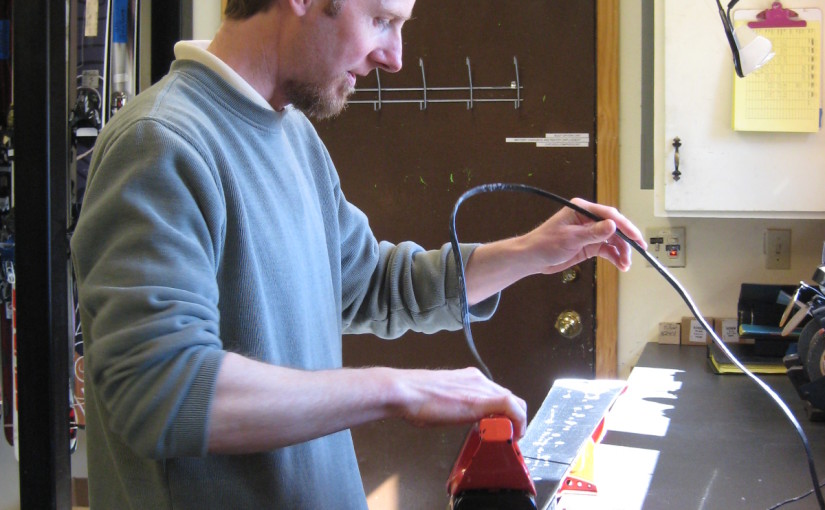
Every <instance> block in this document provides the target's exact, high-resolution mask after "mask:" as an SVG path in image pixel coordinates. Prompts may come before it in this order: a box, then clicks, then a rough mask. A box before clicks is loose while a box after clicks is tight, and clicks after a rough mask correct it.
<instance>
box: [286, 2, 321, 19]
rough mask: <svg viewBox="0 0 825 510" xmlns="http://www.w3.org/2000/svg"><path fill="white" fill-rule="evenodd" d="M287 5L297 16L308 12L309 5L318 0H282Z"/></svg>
mask: <svg viewBox="0 0 825 510" xmlns="http://www.w3.org/2000/svg"><path fill="white" fill-rule="evenodd" d="M283 1H284V2H286V3H287V4H288V6H289V8H290V9H291V10H292V12H294V13H295V14H296V15H298V16H303V15H305V14H306V13H307V12H309V9H310V7H312V4H313V3H316V2H318V1H320V0H283Z"/></svg>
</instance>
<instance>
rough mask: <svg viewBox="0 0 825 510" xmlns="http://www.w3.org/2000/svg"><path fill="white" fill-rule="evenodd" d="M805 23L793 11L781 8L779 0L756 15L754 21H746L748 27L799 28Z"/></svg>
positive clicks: (805, 23)
mask: <svg viewBox="0 0 825 510" xmlns="http://www.w3.org/2000/svg"><path fill="white" fill-rule="evenodd" d="M807 25H808V22H807V21H805V20H804V19H799V15H798V14H797V13H796V12H795V11H792V10H790V9H785V8H783V7H782V3H781V2H774V3H773V4H771V8H770V9H765V10H764V11H762V12H760V13H759V14H757V15H756V21H751V22H748V26H749V27H750V28H788V27H790V28H800V27H806V26H807Z"/></svg>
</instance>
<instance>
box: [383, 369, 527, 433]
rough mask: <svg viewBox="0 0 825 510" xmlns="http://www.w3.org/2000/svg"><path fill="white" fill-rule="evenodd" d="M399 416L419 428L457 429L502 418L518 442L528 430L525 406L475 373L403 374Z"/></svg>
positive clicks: (462, 371) (501, 388)
mask: <svg viewBox="0 0 825 510" xmlns="http://www.w3.org/2000/svg"><path fill="white" fill-rule="evenodd" d="M400 372H401V375H400V377H399V379H397V380H396V382H397V383H398V384H402V385H403V391H402V393H403V394H404V395H405V402H404V405H403V409H404V410H403V413H402V416H403V418H404V419H406V420H407V421H409V422H410V423H413V424H415V425H418V426H437V425H459V424H466V423H472V422H474V421H478V420H480V419H481V418H484V417H485V416H490V415H504V416H506V417H508V418H509V419H510V421H512V422H513V434H514V435H515V436H516V437H517V438H520V437H522V436H523V435H524V432H525V430H526V428H527V404H526V402H525V401H524V400H522V399H521V398H519V397H516V396H515V395H513V393H512V392H510V391H509V390H508V389H506V388H504V387H502V386H499V385H498V384H496V383H494V382H492V381H490V380H489V379H487V378H486V377H485V376H484V375H483V374H482V373H481V372H480V371H479V370H478V369H476V368H466V369H462V370H437V371H436V370H402V371H400Z"/></svg>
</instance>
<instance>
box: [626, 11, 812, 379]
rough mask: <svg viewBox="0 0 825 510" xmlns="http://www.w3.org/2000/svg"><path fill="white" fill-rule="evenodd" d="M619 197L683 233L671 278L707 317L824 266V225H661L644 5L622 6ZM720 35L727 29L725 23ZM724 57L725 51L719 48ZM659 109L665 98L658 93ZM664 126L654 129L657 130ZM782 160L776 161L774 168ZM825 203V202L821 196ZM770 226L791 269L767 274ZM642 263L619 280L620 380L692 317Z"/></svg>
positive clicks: (649, 220) (641, 218)
mask: <svg viewBox="0 0 825 510" xmlns="http://www.w3.org/2000/svg"><path fill="white" fill-rule="evenodd" d="M620 24H621V25H620V33H621V36H620V38H621V40H620V49H619V52H620V60H621V62H620V73H621V74H620V87H621V92H620V94H621V96H620V110H619V117H620V120H619V133H620V144H621V146H620V161H619V169H620V170H619V171H620V178H619V183H620V190H619V192H620V194H619V205H620V209H621V210H622V212H623V213H624V214H625V215H626V216H628V217H630V218H631V219H632V220H633V221H634V222H635V223H636V225H637V226H638V227H639V228H641V229H642V231H644V229H645V227H659V226H668V225H672V226H684V227H686V229H687V232H686V238H687V249H686V251H685V254H686V259H687V264H686V267H684V268H679V269H674V270H673V271H672V273H673V274H674V276H675V277H676V278H677V279H678V280H679V281H680V282H681V283H682V285H684V286H685V287H686V288H687V290H688V292H689V293H690V294H691V296H692V297H693V299H694V301H695V302H696V304H697V306H698V307H699V309H700V310H701V311H702V313H703V314H704V315H705V316H706V317H731V318H733V317H736V302H737V299H738V296H739V286H740V284H741V283H743V282H747V283H782V284H791V285H795V284H797V283H798V282H799V281H800V280H805V281H810V277H811V276H812V275H813V272H814V270H815V269H816V268H817V267H818V266H819V265H820V258H821V253H822V246H823V241H825V222H824V221H821V220H817V221H814V220H799V221H789V220H764V219H760V220H756V219H702V218H691V219H685V218H657V217H654V215H653V191H648V190H641V189H640V170H639V169H640V167H641V156H640V149H639V146H640V137H641V131H640V122H641V90H640V76H641V54H642V51H641V31H642V23H641V0H622V3H621V16H620ZM719 30H720V31H721V30H722V27H721V24H720V26H719ZM719 51H722V52H727V51H729V49H728V47H727V46H725V45H721V46H720V47H719ZM656 93H657V96H658V97H657V103H658V104H661V101H660V99H661V96H662V91H661V90H657V91H656ZM659 128H661V126H657V129H659ZM779 160H780V157H779V155H778V154H777V163H779ZM823 200H825V196H823ZM768 227H778V228H789V229H791V230H792V234H791V269H789V270H766V269H765V257H764V255H763V253H762V234H763V232H764V230H765V229H766V228H768ZM645 266H646V263H645V261H644V259H642V258H641V256H639V255H638V254H637V255H635V258H634V265H633V268H632V269H631V270H630V271H629V272H628V273H624V274H622V275H621V276H620V278H619V328H618V331H619V349H618V358H619V374H620V376H621V377H626V376H627V375H628V374H629V373H630V370H631V369H632V368H633V364H634V363H635V362H636V360H637V359H638V357H639V354H640V353H641V351H642V349H643V348H644V344H645V343H646V342H649V341H655V340H656V336H657V331H658V330H657V327H658V323H659V322H663V321H668V322H675V321H678V320H680V319H681V318H682V317H683V316H686V315H690V312H689V310H688V309H687V306H686V305H685V304H684V303H683V302H682V300H681V298H680V297H679V296H678V295H677V294H676V292H675V291H674V290H673V289H672V288H671V287H670V285H668V284H667V282H665V281H664V280H663V279H662V278H661V276H660V275H659V274H658V273H657V272H656V271H655V270H654V269H652V268H650V267H645Z"/></svg>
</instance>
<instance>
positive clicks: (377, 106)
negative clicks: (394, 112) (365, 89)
mask: <svg viewBox="0 0 825 510" xmlns="http://www.w3.org/2000/svg"><path fill="white" fill-rule="evenodd" d="M375 81H376V82H377V83H378V102H373V103H372V107H373V109H374V110H375V111H378V110H380V109H381V75H380V74H379V73H378V68H377V67H376V68H375Z"/></svg>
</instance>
